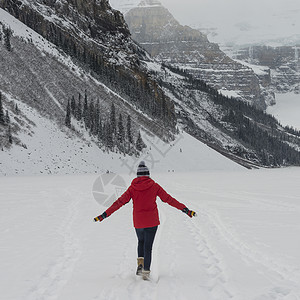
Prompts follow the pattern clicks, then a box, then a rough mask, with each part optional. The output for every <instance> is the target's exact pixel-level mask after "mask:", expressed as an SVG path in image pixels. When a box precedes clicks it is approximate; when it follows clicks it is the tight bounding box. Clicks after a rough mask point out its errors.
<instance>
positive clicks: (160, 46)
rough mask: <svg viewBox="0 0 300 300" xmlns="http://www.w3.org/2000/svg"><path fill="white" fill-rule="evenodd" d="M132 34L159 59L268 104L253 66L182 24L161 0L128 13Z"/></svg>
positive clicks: (148, 0)
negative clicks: (240, 61)
mask: <svg viewBox="0 0 300 300" xmlns="http://www.w3.org/2000/svg"><path fill="white" fill-rule="evenodd" d="M125 19H126V22H127V24H128V26H129V29H130V31H131V33H132V37H133V39H134V40H136V41H137V42H138V43H140V45H141V46H143V47H144V48H145V49H146V50H147V51H148V52H149V53H150V54H151V55H152V56H153V57H155V58H156V59H158V60H159V61H162V62H165V63H170V64H172V65H176V66H179V67H181V68H185V69H187V70H188V71H189V72H190V73H192V74H193V75H195V76H196V77H198V78H200V79H203V80H205V81H207V82H208V83H209V84H210V85H212V86H213V87H215V88H217V89H219V90H223V91H224V90H227V91H226V92H227V93H228V91H229V93H228V94H230V91H231V92H233V91H234V93H231V94H233V95H235V96H237V97H239V98H241V99H243V100H247V101H249V102H250V103H253V104H255V105H256V106H258V107H261V108H264V107H265V99H264V95H263V93H262V90H261V86H260V82H259V79H258V77H257V76H256V75H255V74H254V72H253V71H252V69H250V68H248V67H247V66H244V65H242V64H239V63H237V62H235V61H233V60H232V59H231V58H229V57H228V56H227V55H226V54H225V53H224V52H222V51H221V50H220V49H219V47H218V45H217V44H213V43H210V42H209V41H208V40H207V37H206V36H205V35H204V34H202V33H200V32H199V31H198V30H194V29H192V28H190V27H188V26H182V25H180V24H179V23H178V21H177V20H175V19H174V17H173V16H172V14H171V13H170V12H169V11H168V10H167V9H166V8H165V7H163V6H162V5H161V4H160V3H159V2H158V1H157V0H145V1H142V2H141V3H140V4H139V6H138V7H137V8H133V9H131V10H130V11H129V12H128V13H126V15H125Z"/></svg>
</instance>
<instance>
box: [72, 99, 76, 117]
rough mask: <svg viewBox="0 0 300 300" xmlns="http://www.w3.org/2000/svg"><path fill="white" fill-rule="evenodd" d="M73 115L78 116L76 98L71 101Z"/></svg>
mask: <svg viewBox="0 0 300 300" xmlns="http://www.w3.org/2000/svg"><path fill="white" fill-rule="evenodd" d="M71 113H72V115H73V116H74V117H75V116H76V102H75V97H74V96H72V99H71Z"/></svg>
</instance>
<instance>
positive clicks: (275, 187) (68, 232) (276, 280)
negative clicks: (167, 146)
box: [0, 168, 300, 300]
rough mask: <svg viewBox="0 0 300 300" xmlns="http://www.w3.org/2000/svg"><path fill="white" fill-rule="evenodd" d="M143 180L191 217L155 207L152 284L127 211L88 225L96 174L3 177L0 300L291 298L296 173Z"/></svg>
mask: <svg viewBox="0 0 300 300" xmlns="http://www.w3.org/2000/svg"><path fill="white" fill-rule="evenodd" d="M151 173H152V178H153V179H154V180H156V181H158V182H159V183H160V184H161V185H162V186H163V187H164V188H165V189H166V190H167V191H168V192H169V193H170V194H172V195H173V196H174V197H176V198H177V199H178V200H179V201H181V202H183V203H185V204H186V205H187V206H188V207H189V208H190V209H193V210H195V211H197V213H198V217H197V218H194V219H190V218H188V217H187V216H186V215H184V214H183V213H181V212H180V211H178V210H176V209H174V208H172V207H170V206H168V205H167V204H164V203H162V202H161V201H160V200H158V205H159V210H160V218H161V225H160V226H159V230H158V233H157V237H156V240H155V244H154V250H153V264H152V281H151V282H144V281H142V280H140V279H139V278H136V276H135V269H136V245H137V240H136V236H135V232H134V229H133V227H132V216H131V213H132V205H131V204H127V205H126V206H125V207H123V208H121V209H120V210H119V211H117V212H116V213H115V214H113V215H112V216H110V217H109V218H108V219H106V220H104V221H103V222H102V223H94V222H93V217H94V216H96V215H98V214H100V213H102V212H103V211H104V210H105V209H106V207H104V206H100V205H99V204H98V203H97V202H96V201H95V200H94V199H93V196H92V193H91V191H92V186H93V183H94V181H95V179H96V178H97V175H82V176H39V177H38V176H36V177H2V178H1V179H0V228H1V231H0V240H1V246H0V265H1V268H0V282H1V285H0V295H1V299H6V300H17V299H24V300H25V299H26V300H35V299H36V300H37V299H39V300H41V299H51V300H53V299H62V300H64V299H73V300H77V299H78V300H82V299H91V300H92V299H93V300H96V299H103V300H109V299H122V300H125V299H130V300H135V299H137V300H140V299H159V300H160V299H180V300H181V299H182V300H184V299H188V300H191V299H197V300H198V299H205V300H210V299H219V300H226V299H236V300H248V299H249V300H250V299H251V300H254V299H255V300H274V299H278V300H279V299H280V300H282V299H285V300H297V299H300V240H299V236H300V222H299V220H300V196H299V195H300V186H299V176H300V169H299V168H287V169H276V170H254V171H253V170H252V171H248V170H246V169H243V170H235V171H226V170H223V171H214V170H211V171H209V170H207V171H204V170H203V171H198V172H194V173H193V172H187V173H180V172H174V173H157V172H155V171H154V170H153V171H152V172H151ZM122 177H123V178H124V180H125V181H126V182H127V184H128V183H129V182H130V180H131V179H132V178H133V177H132V176H128V175H122Z"/></svg>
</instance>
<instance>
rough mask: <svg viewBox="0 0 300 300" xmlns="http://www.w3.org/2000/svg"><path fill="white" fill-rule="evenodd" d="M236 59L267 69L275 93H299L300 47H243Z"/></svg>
mask: <svg viewBox="0 0 300 300" xmlns="http://www.w3.org/2000/svg"><path fill="white" fill-rule="evenodd" d="M237 58H238V59H241V60H244V61H247V62H250V63H252V64H255V65H262V66H266V67H268V68H269V69H270V74H271V80H272V82H271V84H272V86H273V88H274V91H275V92H279V93H285V92H296V93H299V92H300V46H295V47H291V46H281V47H268V46H251V47H247V48H246V47H244V48H242V49H240V50H239V51H238V52H237Z"/></svg>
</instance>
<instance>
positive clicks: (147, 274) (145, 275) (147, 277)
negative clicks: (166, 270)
mask: <svg viewBox="0 0 300 300" xmlns="http://www.w3.org/2000/svg"><path fill="white" fill-rule="evenodd" d="M142 276H143V279H144V280H150V270H144V269H143V271H142Z"/></svg>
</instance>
